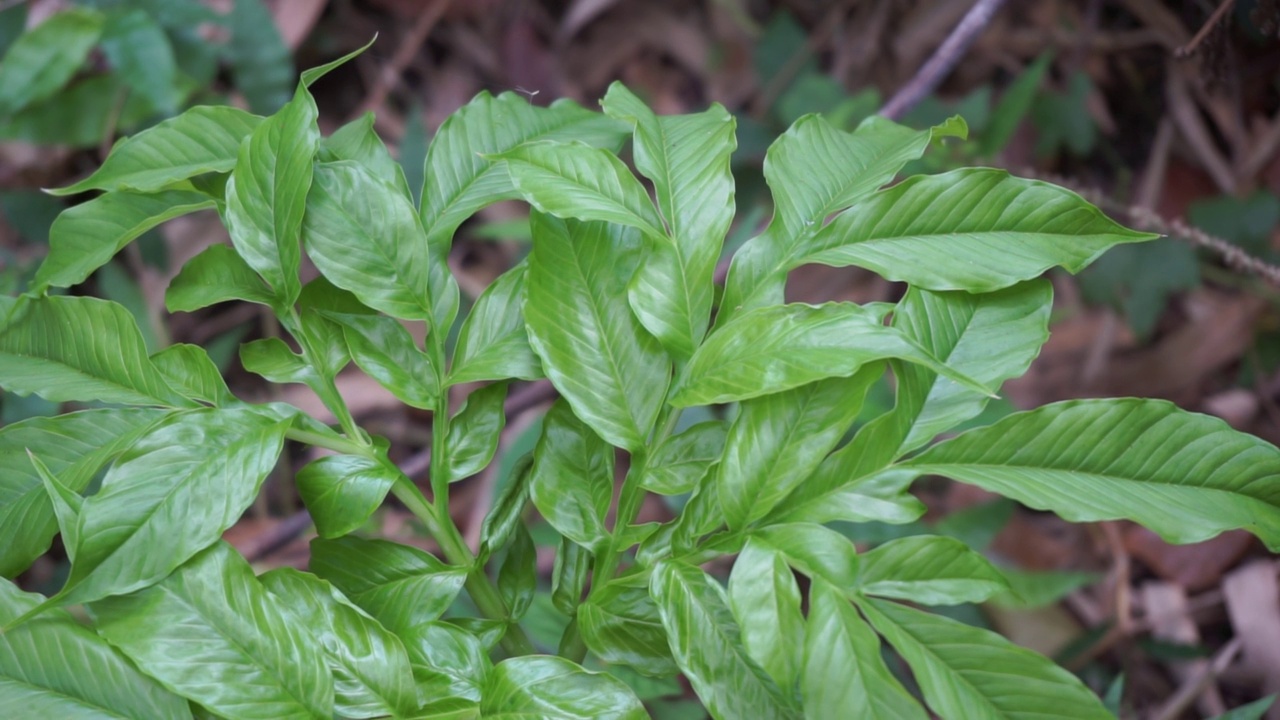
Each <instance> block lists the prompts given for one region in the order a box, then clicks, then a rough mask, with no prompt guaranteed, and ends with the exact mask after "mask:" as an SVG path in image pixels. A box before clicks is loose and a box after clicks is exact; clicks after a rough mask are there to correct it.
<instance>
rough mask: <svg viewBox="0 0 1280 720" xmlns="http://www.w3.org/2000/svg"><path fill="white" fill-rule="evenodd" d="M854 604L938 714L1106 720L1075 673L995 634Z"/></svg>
mask: <svg viewBox="0 0 1280 720" xmlns="http://www.w3.org/2000/svg"><path fill="white" fill-rule="evenodd" d="M858 607H859V608H861V610H862V612H863V614H864V615H866V616H867V619H868V620H870V621H871V624H872V625H873V626H874V627H875V629H876V630H877V631H879V632H880V634H881V635H883V636H884V637H885V639H886V640H888V641H889V644H891V645H893V647H894V649H896V650H897V651H898V653H899V654H901V655H902V657H903V659H904V660H906V661H907V664H908V665H910V666H911V671H912V674H913V675H915V678H916V682H918V683H919V684H920V690H921V692H923V694H924V699H925V701H926V702H928V704H929V707H931V708H932V709H933V710H934V712H936V713H938V715H940V716H942V717H964V718H983V719H985V718H992V719H993V720H995V719H999V720H1004V719H1006V718H1008V719H1010V720H1012V719H1015V718H1036V719H1037V720H1041V719H1047V718H1063V719H1064V720H1065V719H1066V718H1071V719H1072V720H1081V719H1082V718H1100V719H1101V718H1110V717H1111V714H1110V713H1108V712H1107V711H1106V710H1105V709H1104V708H1103V707H1102V703H1100V702H1099V701H1098V698H1097V696H1095V695H1094V694H1093V693H1092V692H1090V691H1089V689H1088V688H1086V687H1085V686H1084V685H1083V684H1081V682H1080V680H1079V679H1077V678H1076V677H1075V676H1074V675H1072V674H1071V673H1069V672H1067V671H1066V670H1063V669H1062V668H1060V667H1058V666H1057V665H1054V664H1053V663H1052V662H1051V661H1050V660H1049V659H1048V658H1046V657H1044V656H1043V655H1040V654H1037V653H1034V652H1032V651H1030V650H1027V649H1026V648H1021V647H1018V646H1017V645H1014V644H1013V643H1010V642H1009V641H1008V640H1005V639H1004V638H1002V637H1000V636H999V635H997V634H995V633H993V632H989V631H987V630H982V629H980V628H976V627H972V626H970V625H965V624H963V623H960V622H957V621H955V620H948V619H947V618H942V617H938V616H936V615H932V614H930V613H926V612H921V611H919V610H912V609H910V608H906V607H903V606H902V605H899V604H897V603H893V602H887V601H884V600H871V599H867V600H859V601H858Z"/></svg>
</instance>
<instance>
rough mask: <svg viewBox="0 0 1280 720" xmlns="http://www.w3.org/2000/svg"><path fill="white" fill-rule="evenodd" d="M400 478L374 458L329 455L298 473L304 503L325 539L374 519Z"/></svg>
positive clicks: (299, 491) (338, 535)
mask: <svg viewBox="0 0 1280 720" xmlns="http://www.w3.org/2000/svg"><path fill="white" fill-rule="evenodd" d="M399 478H400V474H399V473H397V472H396V471H394V470H393V469H391V468H390V467H388V466H387V464H386V463H382V462H378V461H377V460H374V459H372V458H367V457H361V456H358V455H329V456H326V457H322V458H320V459H318V460H315V461H313V462H311V463H310V464H308V465H307V466H306V467H304V468H302V470H300V471H298V476H297V478H296V482H297V484H298V494H299V495H300V496H302V502H304V503H305V504H306V506H307V510H309V511H310V512H311V518H312V519H313V520H315V523H316V532H317V533H319V535H320V537H322V538H338V537H342V536H343V535H346V534H347V533H349V532H351V531H353V530H355V529H356V528H358V527H360V526H361V525H363V524H364V523H365V521H366V520H368V519H369V516H371V515H373V512H374V511H375V510H377V509H378V506H380V505H381V504H382V500H383V498H385V497H386V496H387V492H388V491H390V490H391V486H392V485H394V484H395V483H396V481H397V480H398V479H399Z"/></svg>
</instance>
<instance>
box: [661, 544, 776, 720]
mask: <svg viewBox="0 0 1280 720" xmlns="http://www.w3.org/2000/svg"><path fill="white" fill-rule="evenodd" d="M649 592H650V593H652V594H653V599H654V601H655V602H657V604H658V613H659V614H660V616H661V617H662V625H663V627H665V628H666V629H667V637H668V642H669V643H670V644H671V652H672V654H673V655H674V656H675V659H676V664H678V665H679V666H680V669H681V670H683V671H684V674H685V677H687V678H688V679H689V682H690V683H691V684H692V685H693V689H694V691H696V692H697V693H698V697H699V698H700V699H701V700H702V702H703V704H704V705H706V707H707V710H708V711H709V712H710V713H711V716H712V717H714V718H718V719H723V718H747V717H750V718H760V719H761V720H765V719H767V718H796V717H799V715H800V713H799V711H798V710H797V709H796V708H795V707H794V704H793V703H792V702H791V701H789V700H788V699H787V698H786V697H785V696H784V695H783V694H782V692H781V691H780V690H779V689H778V685H777V684H776V683H775V682H774V681H773V679H772V678H770V677H769V676H768V675H767V674H765V672H764V670H762V669H761V668H760V666H759V665H757V664H756V662H755V661H754V660H752V659H751V656H750V655H749V654H748V653H747V650H746V648H744V647H743V646H742V640H741V636H740V630H739V628H738V624H737V623H736V622H735V621H734V619H733V614H732V613H731V612H730V611H729V607H728V602H727V600H726V598H725V592H724V589H723V588H721V587H720V585H719V584H718V583H716V581H715V580H713V579H712V578H711V577H710V576H709V575H707V574H706V573H705V572H703V571H702V570H699V569H698V568H696V567H692V566H690V565H684V564H681V563H675V562H670V561H665V562H661V563H658V565H657V566H656V567H654V569H653V575H652V577H651V580H650V585H649Z"/></svg>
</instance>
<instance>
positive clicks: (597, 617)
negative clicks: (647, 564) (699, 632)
mask: <svg viewBox="0 0 1280 720" xmlns="http://www.w3.org/2000/svg"><path fill="white" fill-rule="evenodd" d="M575 599H576V598H575ZM577 612H578V628H579V629H580V630H581V632H582V639H583V641H584V642H586V645H587V647H588V648H590V650H591V652H592V653H593V654H594V655H595V656H596V657H598V658H600V659H601V660H603V661H605V662H607V663H609V664H611V665H626V666H627V667H630V668H632V669H634V670H636V671H637V672H639V673H641V674H644V675H648V676H650V677H670V676H671V675H674V674H676V673H678V672H679V671H680V668H679V667H677V666H676V663H675V660H673V659H672V657H671V648H670V646H669V645H668V644H667V632H666V630H665V629H664V628H663V626H662V618H661V617H660V616H659V614H658V606H657V605H656V604H654V601H653V598H652V597H650V595H649V589H648V587H646V584H645V583H643V582H641V583H639V584H637V583H636V580H635V579H633V578H627V579H617V580H612V581H610V582H608V583H606V584H605V585H604V586H602V587H600V588H597V589H595V590H593V591H592V592H591V596H590V597H588V598H587V601H586V602H584V603H582V604H581V605H578V606H577Z"/></svg>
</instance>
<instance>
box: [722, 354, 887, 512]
mask: <svg viewBox="0 0 1280 720" xmlns="http://www.w3.org/2000/svg"><path fill="white" fill-rule="evenodd" d="M882 373H883V366H882V365H881V364H879V363H876V364H874V365H870V366H867V367H865V368H863V369H862V370H859V371H857V372H855V373H854V374H853V375H852V376H851V377H847V378H844V377H837V378H827V379H826V380H819V381H818V382H814V383H809V384H808V385H802V386H801V387H798V388H795V389H792V390H787V391H785V392H780V393H774V394H772V395H766V396H764V397H759V398H753V399H751V400H746V401H743V403H742V404H741V406H740V410H739V413H738V417H737V418H736V419H735V420H734V422H733V425H732V426H731V427H730V428H729V436H728V439H727V440H726V441H725V446H724V456H723V457H722V458H721V460H720V465H719V466H718V467H717V469H716V477H717V478H718V480H719V482H718V487H719V491H720V507H721V508H722V509H723V510H724V517H725V522H726V524H727V525H728V526H729V527H730V529H733V530H737V529H741V528H742V527H744V526H746V525H748V524H750V523H752V522H754V521H756V520H759V519H760V518H762V517H764V516H765V515H768V514H769V511H770V510H772V509H773V507H774V506H775V505H777V504H778V502H780V501H781V500H782V499H783V498H785V497H786V496H787V494H788V493H790V492H791V491H792V490H793V489H795V488H796V487H797V486H798V485H800V483H802V482H804V480H805V478H807V477H809V475H810V474H811V473H812V472H813V471H814V469H815V468H817V467H818V464H819V463H821V462H822V459H823V458H824V457H826V455H827V453H829V452H831V449H832V448H834V447H835V446H836V443H838V442H840V439H841V438H842V437H844V434H845V432H847V431H848V429H849V426H850V425H852V424H853V421H854V420H855V419H856V418H857V417H858V412H859V411H860V410H861V409H862V399H863V398H864V397H865V396H866V394H867V389H868V388H869V387H871V383H873V382H875V380H876V379H877V378H878V377H880V375H881V374H882Z"/></svg>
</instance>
